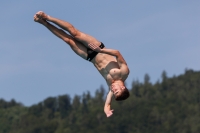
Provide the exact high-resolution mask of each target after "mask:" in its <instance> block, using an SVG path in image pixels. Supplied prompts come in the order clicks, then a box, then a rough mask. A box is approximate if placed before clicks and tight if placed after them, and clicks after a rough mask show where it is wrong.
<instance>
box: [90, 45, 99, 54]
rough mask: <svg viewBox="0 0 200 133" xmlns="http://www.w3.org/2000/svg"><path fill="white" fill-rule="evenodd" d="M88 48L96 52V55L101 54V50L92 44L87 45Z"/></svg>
mask: <svg viewBox="0 0 200 133" xmlns="http://www.w3.org/2000/svg"><path fill="white" fill-rule="evenodd" d="M88 46H89V48H91V49H92V50H93V51H96V52H98V53H100V52H101V48H100V47H99V46H97V45H95V44H93V43H89V44H88Z"/></svg>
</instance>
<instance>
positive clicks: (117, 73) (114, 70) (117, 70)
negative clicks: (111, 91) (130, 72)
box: [109, 69, 121, 79]
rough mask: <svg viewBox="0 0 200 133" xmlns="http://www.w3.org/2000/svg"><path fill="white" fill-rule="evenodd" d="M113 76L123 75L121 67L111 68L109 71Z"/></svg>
mask: <svg viewBox="0 0 200 133" xmlns="http://www.w3.org/2000/svg"><path fill="white" fill-rule="evenodd" d="M109 74H110V76H111V77H112V78H114V79H115V78H119V77H120V76H121V73H120V69H111V70H110V72H109Z"/></svg>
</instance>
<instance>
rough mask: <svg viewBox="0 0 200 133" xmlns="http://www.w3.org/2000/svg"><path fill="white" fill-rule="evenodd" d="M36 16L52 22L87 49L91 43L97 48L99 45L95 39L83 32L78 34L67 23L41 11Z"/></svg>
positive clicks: (77, 31)
mask: <svg viewBox="0 0 200 133" xmlns="http://www.w3.org/2000/svg"><path fill="white" fill-rule="evenodd" d="M37 14H38V16H39V17H41V18H43V19H46V20H47V21H50V22H53V23H54V24H56V25H58V26H59V27H60V28H62V29H64V30H66V31H67V32H69V33H70V34H71V35H72V36H73V37H74V38H75V39H76V40H78V41H80V42H81V43H83V44H84V45H85V46H86V47H88V44H89V43H93V44H95V45H98V46H99V45H100V44H101V43H100V42H99V41H98V40H97V39H96V38H94V37H92V36H90V35H88V34H85V33H83V32H80V31H79V30H78V29H76V28H75V27H74V26H73V25H72V24H70V23H69V22H66V21H63V20H60V19H57V18H54V17H52V16H49V15H47V14H45V13H44V12H42V11H40V12H38V13H37Z"/></svg>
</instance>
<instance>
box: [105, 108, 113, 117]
mask: <svg viewBox="0 0 200 133" xmlns="http://www.w3.org/2000/svg"><path fill="white" fill-rule="evenodd" d="M113 111H114V110H113V109H112V110H109V111H106V112H105V113H106V116H107V117H110V116H111V115H112V114H113Z"/></svg>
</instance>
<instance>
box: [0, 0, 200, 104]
mask: <svg viewBox="0 0 200 133" xmlns="http://www.w3.org/2000/svg"><path fill="white" fill-rule="evenodd" d="M199 7H200V1H199V0H193V1H189V0H177V1H173V0H168V1H157V0H151V1H148V0H146V1H145V0H142V1H131V0H127V1H119V2H117V1H114V0H110V1H106V0H101V1H98V2H95V1H91V0H88V1H81V2H80V1H77V0H73V1H70V2H69V1H66V0H60V1H51V2H47V1H38V2H36V1H33V0H32V1H31V0H30V1H26V0H19V1H12V2H10V1H2V2H1V4H0V17H1V22H0V29H1V32H0V98H3V99H5V100H11V99H12V98H14V99H15V100H16V101H18V102H21V103H23V104H24V105H26V106H30V105H33V104H36V103H38V102H40V101H42V100H44V99H45V98H47V97H49V96H58V95H63V94H69V95H70V96H71V97H73V96H74V95H75V94H77V95H81V94H83V92H86V91H90V92H91V93H92V94H94V92H95V90H96V89H98V88H100V86H101V85H103V86H104V88H106V89H107V88H108V87H107V86H106V82H105V81H104V79H103V78H102V77H101V75H100V74H99V73H98V71H97V70H96V69H95V67H94V66H93V65H92V64H91V63H90V62H88V61H85V60H83V59H82V58H80V57H78V56H77V55H76V54H74V53H73V51H72V50H71V49H70V47H69V46H68V45H67V44H65V43H64V42H62V41H61V40H60V39H58V38H57V37H55V36H54V35H53V34H52V33H50V32H49V31H48V30H47V29H46V28H45V27H43V26H42V25H40V24H38V23H35V22H34V21H33V16H34V14H35V13H36V12H37V11H40V10H42V11H44V12H46V13H47V14H49V15H51V16H54V17H57V18H60V19H62V20H66V21H69V22H70V23H72V24H73V25H74V26H75V27H76V28H78V29H79V30H81V31H83V32H85V33H88V34H90V35H92V36H94V37H96V38H97V39H98V40H100V41H102V42H103V43H104V44H105V45H106V47H107V48H113V49H117V50H120V52H121V53H122V55H123V56H124V58H125V59H126V61H127V63H128V66H129V68H130V71H131V73H130V75H129V78H128V79H127V81H126V83H127V85H128V87H129V88H130V87H131V83H132V81H133V80H136V79H138V80H139V81H141V82H142V81H143V78H144V75H145V74H146V73H148V74H149V75H150V78H151V79H150V80H151V82H153V83H155V82H156V81H157V80H158V79H160V77H161V76H160V75H161V73H162V71H163V70H165V71H166V72H167V75H168V76H169V77H172V76H173V75H180V74H183V73H184V71H185V69H186V68H188V69H193V70H196V71H199V69H200V68H199V67H200V61H199V55H200V45H199V44H200V8H199Z"/></svg>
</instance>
